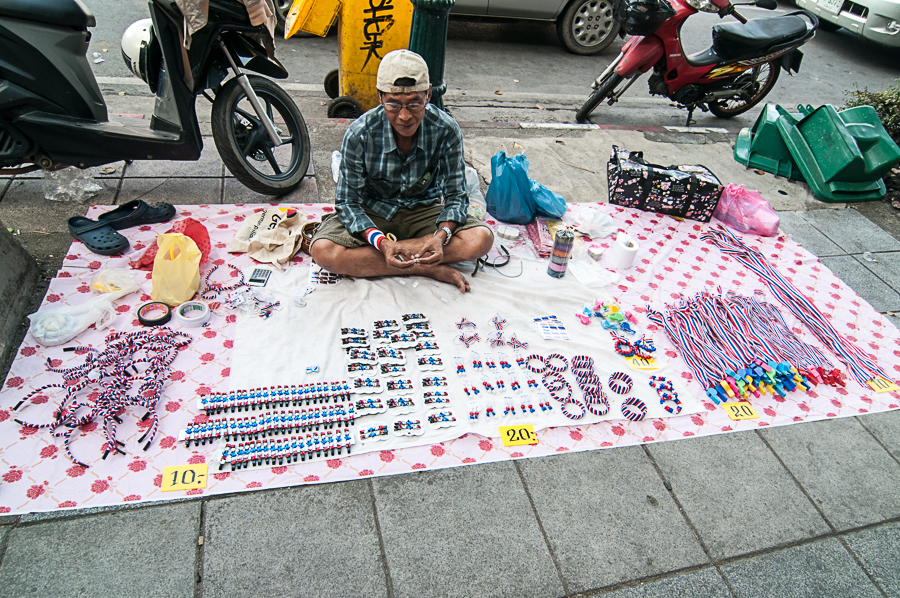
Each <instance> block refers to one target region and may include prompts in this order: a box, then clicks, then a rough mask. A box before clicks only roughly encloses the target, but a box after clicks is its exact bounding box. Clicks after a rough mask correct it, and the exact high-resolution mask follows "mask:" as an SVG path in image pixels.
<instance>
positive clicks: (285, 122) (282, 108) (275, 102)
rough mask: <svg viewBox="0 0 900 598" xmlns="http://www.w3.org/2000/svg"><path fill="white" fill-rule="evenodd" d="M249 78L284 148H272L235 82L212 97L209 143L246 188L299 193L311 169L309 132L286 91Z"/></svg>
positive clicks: (268, 82) (273, 83) (261, 80)
mask: <svg viewBox="0 0 900 598" xmlns="http://www.w3.org/2000/svg"><path fill="white" fill-rule="evenodd" d="M248 79H249V81H250V87H252V88H253V91H254V93H255V94H256V95H257V97H258V98H259V102H260V104H261V105H262V107H263V109H264V110H265V112H266V114H267V115H268V117H269V120H271V121H272V123H274V125H275V129H276V131H277V132H278V135H279V137H281V139H282V141H283V143H282V144H281V145H279V146H278V147H275V144H274V143H273V142H272V140H271V139H270V138H269V135H268V133H267V132H266V129H265V127H264V126H263V122H262V120H260V119H259V117H257V116H256V111H254V110H253V106H252V105H251V104H250V100H249V99H247V94H246V93H244V90H243V89H242V88H241V86H240V84H239V83H238V80H237V78H234V79H231V80H230V81H228V82H227V83H226V84H225V85H224V86H223V87H222V89H221V91H219V93H218V94H216V99H215V101H214V102H213V107H212V133H213V139H214V140H215V142H216V148H217V149H218V150H219V155H220V156H221V157H222V162H224V163H225V166H227V167H228V170H229V171H231V173H232V174H233V175H234V178H236V179H237V180H238V181H240V182H241V183H243V184H244V186H246V187H247V188H249V189H251V190H252V191H256V192H257V193H262V194H263V195H284V194H285V193H289V192H291V191H293V190H294V189H296V188H297V186H298V185H299V184H300V181H302V180H303V177H304V176H306V171H307V170H308V169H309V153H310V152H309V132H308V131H307V130H306V123H305V122H304V121H303V115H302V114H300V110H299V109H298V108H297V105H296V104H295V103H294V101H293V100H292V99H291V97H290V96H289V95H288V94H287V92H286V91H284V90H283V89H282V88H281V87H279V86H278V85H277V84H276V83H275V82H273V81H270V80H269V79H265V78H263V77H256V76H253V75H250V76H248Z"/></svg>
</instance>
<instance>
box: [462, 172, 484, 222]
mask: <svg viewBox="0 0 900 598" xmlns="http://www.w3.org/2000/svg"><path fill="white" fill-rule="evenodd" d="M466 191H468V192H469V211H471V212H472V215H473V216H475V217H476V218H478V219H479V220H484V217H485V215H487V202H486V201H485V199H484V193H482V192H481V179H479V177H478V171H477V170H475V169H474V168H472V167H471V166H469V165H468V164H466Z"/></svg>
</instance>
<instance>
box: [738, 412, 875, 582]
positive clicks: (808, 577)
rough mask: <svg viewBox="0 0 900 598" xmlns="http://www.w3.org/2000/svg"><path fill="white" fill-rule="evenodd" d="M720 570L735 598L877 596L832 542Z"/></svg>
mask: <svg viewBox="0 0 900 598" xmlns="http://www.w3.org/2000/svg"><path fill="white" fill-rule="evenodd" d="M792 427H796V426H792ZM721 570H722V575H723V576H724V577H725V579H727V580H728V582H729V583H730V584H731V587H732V588H734V594H735V596H737V598H754V597H757V596H758V597H760V598H806V597H808V598H830V597H834V598H846V597H847V596H853V597H854V598H867V597H869V596H871V597H872V598H875V597H877V596H881V594H880V593H879V592H878V589H877V588H876V587H875V586H874V585H872V582H871V581H869V578H868V577H866V574H865V573H864V572H863V571H862V569H860V568H859V567H858V566H857V565H856V563H855V562H854V561H853V557H851V556H850V554H849V553H848V552H847V551H846V550H845V549H844V547H843V546H841V543H840V542H839V541H838V540H836V539H835V538H829V539H828V540H823V541H821V542H813V543H811V544H805V545H803V546H795V547H793V548H788V549H785V550H779V551H777V552H771V553H768V554H763V555H760V556H757V557H754V558H751V559H746V560H740V561H737V562H735V563H731V564H728V565H723V566H722V567H721Z"/></svg>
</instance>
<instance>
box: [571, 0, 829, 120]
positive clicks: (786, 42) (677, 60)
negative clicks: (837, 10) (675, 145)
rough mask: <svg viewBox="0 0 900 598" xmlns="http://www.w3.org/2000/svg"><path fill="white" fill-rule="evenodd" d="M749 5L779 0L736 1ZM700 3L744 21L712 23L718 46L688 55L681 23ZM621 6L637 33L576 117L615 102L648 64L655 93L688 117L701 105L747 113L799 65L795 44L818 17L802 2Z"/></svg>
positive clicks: (709, 0) (723, 0)
mask: <svg viewBox="0 0 900 598" xmlns="http://www.w3.org/2000/svg"><path fill="white" fill-rule="evenodd" d="M747 5H756V6H759V7H760V8H765V9H768V10H773V9H775V8H776V7H777V5H776V3H775V0H755V2H747V3H741V4H738V6H747ZM699 11H702V12H715V13H718V14H719V17H720V18H724V17H725V16H728V15H733V16H734V17H735V18H736V19H737V20H738V21H740V22H739V23H724V24H718V25H716V26H714V27H713V43H712V46H711V47H709V48H707V49H706V50H704V51H702V52H697V53H696V54H691V55H689V56H686V55H685V54H684V48H683V47H682V45H681V37H680V35H681V26H682V25H683V24H684V21H685V19H687V18H688V17H689V16H691V15H693V14H696V13H697V12H699ZM615 13H616V19H617V20H618V21H619V22H620V23H621V24H622V31H624V32H625V33H627V34H629V35H631V36H632V37H631V38H629V39H628V41H626V42H625V44H624V45H623V46H622V53H621V54H619V56H618V58H616V59H615V60H614V61H613V63H612V64H610V65H609V66H608V67H607V68H606V70H605V71H603V73H601V75H600V76H599V77H597V80H596V81H594V84H593V85H592V86H591V87H592V88H593V89H594V91H593V93H591V96H590V98H588V101H587V102H585V104H584V106H582V107H581V110H579V111H578V113H577V114H576V116H575V118H576V119H577V120H578V122H586V121H587V118H588V116H589V115H590V114H591V112H593V111H594V109H595V108H596V107H597V105H598V104H600V102H602V101H603V100H606V101H607V102H608V103H609V105H610V106H611V105H613V104H615V103H616V101H618V99H619V98H620V97H622V94H623V93H625V90H626V89H628V88H629V87H630V86H631V84H632V83H634V82H635V81H636V80H637V79H638V78H639V77H640V76H641V75H642V74H643V73H646V72H647V71H649V70H650V69H653V74H652V75H650V79H649V80H648V83H649V84H650V94H651V95H661V96H666V97H667V98H669V99H670V100H672V101H674V102H676V103H677V104H678V106H679V108H687V109H688V118H687V124H688V125H690V123H691V118H692V117H693V113H694V110H695V109H696V108H700V109H701V110H703V111H704V112H706V111H707V110H709V111H710V112H712V113H713V114H715V115H716V116H718V117H721V118H731V117H732V116H736V115H738V114H742V113H744V112H746V111H747V110H750V109H751V108H752V107H753V106H755V105H756V104H758V103H759V102H760V101H761V100H762V99H763V98H764V97H766V94H768V93H769V92H770V91H771V90H772V88H773V87H774V86H775V82H776V81H777V80H778V74H779V72H780V70H781V69H784V70H785V71H787V72H788V74H790V73H791V72H795V73H796V72H797V71H799V69H800V62H801V60H802V59H803V53H802V52H801V51H800V50H798V49H797V48H799V47H800V46H802V45H803V44H805V43H806V42H807V41H809V40H810V39H812V37H813V36H814V35H815V33H816V28H817V27H818V25H819V20H818V19H817V18H816V16H815V15H813V14H812V13H809V12H806V11H804V10H799V11H794V12H792V13H790V14H786V15H781V16H777V17H769V18H764V19H753V20H751V21H747V19H745V18H744V17H743V16H741V15H740V14H739V13H738V12H737V11H735V5H734V4H732V3H731V2H730V1H729V0H619V1H618V2H617V4H616V6H615ZM623 82H624V83H623Z"/></svg>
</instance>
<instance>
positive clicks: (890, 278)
mask: <svg viewBox="0 0 900 598" xmlns="http://www.w3.org/2000/svg"><path fill="white" fill-rule="evenodd" d="M854 257H855V258H856V261H858V262H859V263H860V264H862V265H863V266H865V267H866V268H867V269H868V270H869V271H871V272H872V274H874V275H875V276H877V277H878V278H880V279H881V280H883V281H884V282H885V284H887V285H888V286H890V287H891V288H892V289H894V290H895V291H900V253H897V252H890V253H873V254H872V259H873V260H876V261H873V262H870V261H868V260H866V259H865V258H864V257H863V256H860V255H857V256H854Z"/></svg>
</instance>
